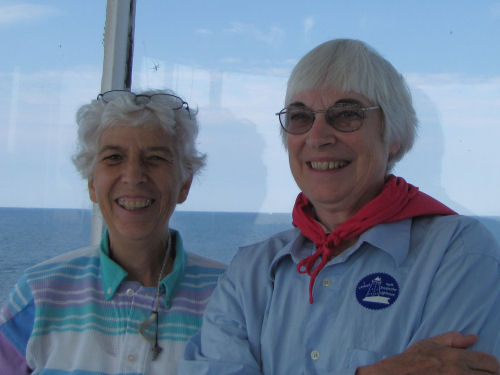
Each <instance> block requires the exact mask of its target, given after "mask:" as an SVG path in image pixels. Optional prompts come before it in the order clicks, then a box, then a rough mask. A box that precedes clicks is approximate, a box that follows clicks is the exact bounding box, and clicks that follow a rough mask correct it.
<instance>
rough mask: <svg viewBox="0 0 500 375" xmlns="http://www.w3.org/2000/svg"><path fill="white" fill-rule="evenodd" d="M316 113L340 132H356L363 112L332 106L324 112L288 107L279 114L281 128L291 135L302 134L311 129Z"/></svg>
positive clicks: (350, 107) (351, 107)
mask: <svg viewBox="0 0 500 375" xmlns="http://www.w3.org/2000/svg"><path fill="white" fill-rule="evenodd" d="M316 113H324V115H325V120H326V122H327V123H328V124H329V125H331V126H332V127H333V128H335V129H337V130H339V131H341V132H353V131H355V130H358V129H359V128H360V127H361V125H362V123H363V119H364V111H363V109H362V108H360V107H357V106H332V107H330V108H328V109H327V110H326V111H324V110H321V111H313V110H311V109H309V108H307V107H305V106H290V107H288V108H287V109H286V110H283V111H281V112H280V114H279V119H280V123H281V125H282V126H283V128H284V129H285V130H286V131H287V132H289V133H292V134H303V133H306V132H307V131H309V129H311V127H312V125H313V123H314V120H315V118H316Z"/></svg>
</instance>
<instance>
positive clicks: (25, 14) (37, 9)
mask: <svg viewBox="0 0 500 375" xmlns="http://www.w3.org/2000/svg"><path fill="white" fill-rule="evenodd" d="M58 13H59V11H58V10H57V9H56V8H54V7H51V6H48V5H40V4H31V3H21V4H9V5H0V25H9V24H15V23H18V22H22V21H29V20H34V19H42V18H47V17H50V16H53V15H56V14H58Z"/></svg>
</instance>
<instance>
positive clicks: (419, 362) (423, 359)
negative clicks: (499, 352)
mask: <svg viewBox="0 0 500 375" xmlns="http://www.w3.org/2000/svg"><path fill="white" fill-rule="evenodd" d="M476 341H477V336H476V335H462V334H460V333H458V332H447V333H444V334H442V335H439V336H435V337H430V338H427V339H423V340H421V341H418V342H416V343H415V344H413V345H412V346H410V347H409V348H408V349H407V350H405V351H404V352H403V353H401V354H398V355H395V356H392V357H388V358H386V359H383V360H382V361H380V362H377V363H375V364H373V365H370V366H363V367H360V368H358V370H357V371H356V375H439V374H445V375H469V374H475V375H480V374H499V367H500V366H499V363H498V360H497V359H496V358H495V357H494V356H492V355H490V354H486V353H482V352H477V351H472V350H466V349H467V348H469V347H471V346H472V345H474V343H475V342H476Z"/></svg>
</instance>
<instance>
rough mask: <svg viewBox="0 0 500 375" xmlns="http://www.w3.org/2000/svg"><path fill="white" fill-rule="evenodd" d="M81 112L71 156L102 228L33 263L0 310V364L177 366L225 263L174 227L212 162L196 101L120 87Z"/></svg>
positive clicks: (62, 370)
mask: <svg viewBox="0 0 500 375" xmlns="http://www.w3.org/2000/svg"><path fill="white" fill-rule="evenodd" d="M77 122H78V126H79V129H78V140H79V150H78V152H77V154H76V155H75V157H74V163H75V165H76V167H77V169H78V170H79V171H80V173H81V174H82V176H83V178H85V179H86V180H88V188H89V194H90V198H91V200H92V201H93V202H95V203H97V204H98V205H99V208H100V211H101V213H102V216H103V218H104V221H105V223H106V230H105V232H104V235H103V237H102V241H101V243H100V245H99V246H90V247H87V248H84V249H80V250H77V251H73V252H69V253H67V254H64V255H62V256H59V257H56V258H54V259H51V260H48V261H46V262H44V263H41V264H39V265H36V266H34V267H31V268H29V269H28V270H27V271H25V273H24V275H23V277H22V278H21V280H20V281H19V283H18V284H17V286H16V287H15V289H14V291H13V292H12V294H11V296H10V299H9V301H8V303H7V304H6V306H4V309H3V310H2V314H1V316H0V324H1V326H0V368H1V371H0V372H1V373H2V375H14V374H16V375H18V374H28V373H31V372H33V373H37V374H38V373H40V374H56V373H57V374H91V373H92V374H176V373H177V360H178V358H179V357H180V356H181V354H182V352H183V350H184V347H185V344H186V341H187V340H188V339H189V338H190V337H191V336H192V335H193V334H194V333H195V332H196V331H197V330H198V328H199V327H200V324H201V314H202V312H203V309H204V307H205V305H206V303H207V301H208V298H209V296H210V294H211V292H212V290H213V288H214V287H215V285H216V283H217V279H218V276H219V275H220V274H221V273H222V272H223V270H224V266H223V265H222V264H219V263H217V262H214V261H211V260H208V259H205V258H202V257H199V256H197V255H194V254H191V253H186V251H185V250H184V247H183V244H182V239H181V236H180V234H179V233H178V232H177V231H175V230H173V229H171V228H169V220H170V217H171V215H172V213H173V212H174V209H175V207H176V205H177V204H178V203H182V202H184V201H185V200H186V198H187V196H188V193H189V189H190V186H191V182H192V179H193V176H194V175H195V174H196V173H197V172H198V171H199V170H200V168H201V167H202V166H203V165H204V158H205V156H204V155H201V154H200V153H199V152H198V151H197V150H196V147H195V140H196V136H197V132H198V125H197V121H196V113H195V112H194V111H192V110H191V109H190V108H189V106H188V105H187V103H186V102H185V101H184V100H182V99H181V98H180V97H178V96H177V95H175V94H174V93H173V92H171V91H147V92H142V93H138V94H135V93H133V92H130V91H126V90H114V91H108V92H105V93H103V94H100V95H99V96H98V97H97V99H96V100H93V101H92V102H91V103H90V104H87V105H84V106H83V107H81V108H80V109H79V111H78V113H77ZM61 235H64V233H61Z"/></svg>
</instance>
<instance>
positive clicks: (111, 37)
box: [90, 0, 136, 244]
mask: <svg viewBox="0 0 500 375" xmlns="http://www.w3.org/2000/svg"><path fill="white" fill-rule="evenodd" d="M135 2H136V0H108V2H107V6H106V25H105V28H104V62H103V68H102V80H101V92H105V91H109V90H121V89H127V88H128V89H129V88H130V87H131V85H132V61H133V52H134V51H133V50H134V28H135ZM91 225H92V227H91V233H90V242H91V244H98V243H99V242H100V241H101V237H102V232H103V226H104V222H103V220H102V215H101V213H100V211H99V206H98V205H97V204H95V203H94V205H93V214H92V224H91Z"/></svg>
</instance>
